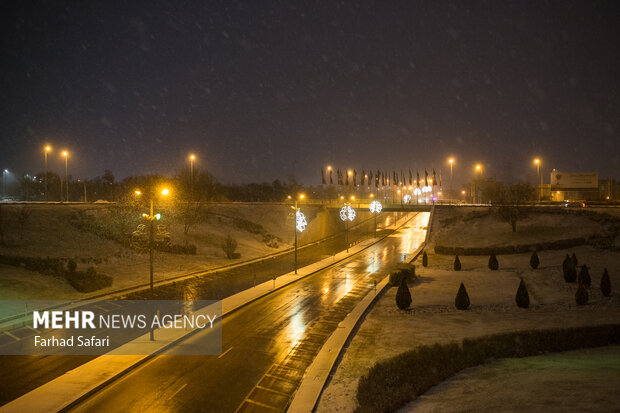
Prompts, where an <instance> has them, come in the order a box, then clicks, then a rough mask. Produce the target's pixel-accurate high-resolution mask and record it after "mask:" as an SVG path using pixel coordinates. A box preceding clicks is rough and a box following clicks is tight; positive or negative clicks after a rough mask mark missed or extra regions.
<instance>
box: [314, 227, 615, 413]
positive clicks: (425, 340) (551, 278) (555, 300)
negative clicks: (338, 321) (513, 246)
mask: <svg viewBox="0 0 620 413" xmlns="http://www.w3.org/2000/svg"><path fill="white" fill-rule="evenodd" d="M571 218H572V217H571ZM578 218H580V217H578ZM435 223H436V221H434V224H433V225H435ZM470 224H471V222H470ZM499 224H501V225H505V226H506V228H507V229H508V230H510V228H509V226H508V224H506V223H499V222H498V225H499ZM451 227H452V228H453V229H454V231H455V232H456V231H460V227H459V226H457V225H454V226H451ZM481 228H482V227H481ZM433 230H435V228H433ZM444 230H445V228H444ZM470 232H471V231H470ZM485 234H486V237H487V238H486V240H485V241H486V242H498V241H499V239H498V237H499V236H500V235H499V233H498V232H497V231H495V229H494V228H491V229H490V230H489V231H488V232H485ZM453 235H454V236H456V235H457V234H456V233H454V234H453ZM444 236H446V237H448V239H449V237H450V233H448V232H447V231H446V232H445V233H444ZM561 237H564V235H561ZM567 252H568V253H571V254H572V253H573V252H574V253H575V254H576V255H577V257H578V259H579V263H580V264H587V265H588V268H589V269H590V275H591V277H592V288H591V289H590V290H589V295H590V302H589V304H588V305H586V306H580V307H577V306H576V304H575V298H574V295H575V291H576V288H577V286H576V284H567V283H565V282H564V279H563V276H562V273H561V264H562V260H563V259H564V257H565V254H566V253H567ZM539 257H540V262H541V264H540V267H539V269H537V270H532V269H531V268H530V267H529V260H530V254H513V255H499V256H498V260H499V266H500V270H499V271H490V270H489V269H488V268H487V264H488V257H486V256H485V257H474V256H467V257H461V263H462V266H463V270H462V271H459V272H455V271H454V270H453V262H454V256H442V255H437V254H434V253H432V252H431V251H430V250H429V255H428V258H429V267H428V268H423V267H422V266H421V265H420V263H416V271H417V273H418V276H419V278H418V280H417V281H416V282H415V283H414V284H413V285H411V286H410V291H411V294H412V299H413V303H412V306H411V311H400V310H398V309H397V307H396V304H395V296H396V288H392V289H390V290H389V291H387V293H386V294H385V295H384V296H383V297H382V298H381V299H380V300H379V301H378V302H377V304H376V305H375V307H374V308H373V310H372V311H371V312H370V313H369V314H368V316H367V318H366V320H365V321H364V323H363V324H362V326H361V328H360V329H359V331H358V332H357V334H356V336H355V338H354V339H353V340H352V342H351V345H350V347H349V348H348V349H347V351H346V353H345V355H344V357H343V360H342V362H341V364H340V366H339V367H338V369H337V371H336V373H335V375H334V377H333V378H332V380H331V382H330V384H329V386H328V387H327V389H325V391H324V393H323V395H322V398H321V400H320V404H319V409H318V411H319V412H334V411H339V412H350V411H353V410H354V409H355V406H356V401H355V395H356V391H357V383H358V380H359V377H361V376H362V375H364V374H366V372H367V371H368V369H370V367H372V366H373V365H374V364H375V363H376V362H377V361H379V360H382V359H385V358H389V357H392V356H395V355H397V354H400V353H402V352H404V351H407V350H410V349H412V348H415V347H416V346H420V345H428V344H434V343H446V342H451V341H457V342H458V341H461V340H462V339H463V338H473V337H478V336H481V335H488V334H495V333H502V332H510V331H518V330H529V329H545V328H556V327H558V326H563V327H571V326H584V325H596V324H607V323H617V322H618V320H620V294H619V293H618V289H619V288H620V252H612V251H608V250H597V249H594V248H592V247H589V246H583V247H578V248H573V249H570V250H557V251H541V252H539ZM419 261H420V262H421V259H420V260H419ZM604 268H607V269H608V270H609V274H610V277H611V283H612V296H611V297H610V298H606V297H603V296H602V294H601V293H600V290H599V288H598V286H599V283H600V279H601V276H602V273H603V269H604ZM521 279H523V280H524V281H525V283H526V286H527V288H528V291H529V295H530V302H531V306H530V308H529V309H520V308H518V307H517V306H516V303H515V295H516V291H517V287H518V285H519V282H520V280H521ZM461 282H463V283H464V284H465V287H466V288H467V291H468V293H469V297H470V300H471V309H470V310H468V311H460V310H457V309H456V308H455V307H454V298H455V296H456V293H457V290H458V287H459V285H460V283H461ZM476 393H477V392H476ZM472 411H479V410H478V409H476V408H473V410H472Z"/></svg>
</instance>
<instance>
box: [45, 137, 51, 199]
mask: <svg viewBox="0 0 620 413" xmlns="http://www.w3.org/2000/svg"><path fill="white" fill-rule="evenodd" d="M51 150H52V147H51V146H49V145H45V148H43V153H44V158H45V202H47V154H48V153H49V152H51Z"/></svg>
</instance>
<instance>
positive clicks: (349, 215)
mask: <svg viewBox="0 0 620 413" xmlns="http://www.w3.org/2000/svg"><path fill="white" fill-rule="evenodd" d="M340 219H341V220H343V221H346V220H347V219H348V220H349V221H353V220H354V219H355V210H354V209H353V208H351V205H349V204H345V205H344V206H343V207H342V209H341V210H340Z"/></svg>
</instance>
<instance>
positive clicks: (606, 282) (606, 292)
mask: <svg viewBox="0 0 620 413" xmlns="http://www.w3.org/2000/svg"><path fill="white" fill-rule="evenodd" d="M601 293H602V294H603V296H604V297H609V296H610V295H611V280H610V279H609V273H608V272H607V268H605V271H603V277H601Z"/></svg>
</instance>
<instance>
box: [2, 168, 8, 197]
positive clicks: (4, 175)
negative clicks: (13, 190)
mask: <svg viewBox="0 0 620 413" xmlns="http://www.w3.org/2000/svg"><path fill="white" fill-rule="evenodd" d="M8 173H9V170H8V169H5V170H3V171H2V198H6V174H8Z"/></svg>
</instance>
